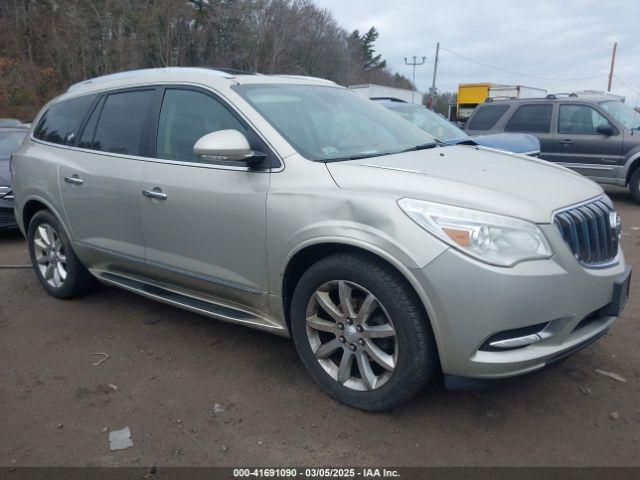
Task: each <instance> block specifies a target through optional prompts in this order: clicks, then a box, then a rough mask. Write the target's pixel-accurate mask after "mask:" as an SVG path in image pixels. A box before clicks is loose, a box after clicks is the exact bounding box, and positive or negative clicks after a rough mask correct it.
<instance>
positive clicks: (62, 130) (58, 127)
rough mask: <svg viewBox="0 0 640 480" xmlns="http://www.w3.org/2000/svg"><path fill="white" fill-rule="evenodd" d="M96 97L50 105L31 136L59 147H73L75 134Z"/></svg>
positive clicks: (80, 98)
mask: <svg viewBox="0 0 640 480" xmlns="http://www.w3.org/2000/svg"><path fill="white" fill-rule="evenodd" d="M95 98H96V95H87V96H84V97H79V98H72V99H71V100H65V101H63V102H60V103H56V104H55V105H52V106H51V107H50V108H49V109H48V110H47V111H46V112H45V113H44V115H43V116H42V119H41V120H40V122H38V125H37V126H36V128H35V130H34V132H33V136H34V137H35V138H37V139H39V140H44V141H46V142H51V143H57V144H60V145H75V144H76V138H75V136H76V134H77V132H78V129H79V128H80V124H81V123H82V120H83V119H84V116H85V115H86V114H87V111H88V110H89V107H90V106H91V104H92V103H93V101H94V100H95Z"/></svg>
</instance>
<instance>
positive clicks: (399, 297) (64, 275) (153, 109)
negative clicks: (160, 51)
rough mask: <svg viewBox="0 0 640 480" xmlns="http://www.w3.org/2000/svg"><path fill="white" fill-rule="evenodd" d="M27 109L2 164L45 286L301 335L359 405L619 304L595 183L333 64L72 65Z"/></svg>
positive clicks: (472, 374) (581, 338) (303, 345)
mask: <svg viewBox="0 0 640 480" xmlns="http://www.w3.org/2000/svg"><path fill="white" fill-rule="evenodd" d="M34 124H35V125H36V127H35V129H34V130H33V134H32V135H31V136H30V137H29V138H28V139H27V140H25V143H24V144H23V145H22V147H21V148H20V149H19V150H18V151H17V152H16V153H15V155H14V161H13V162H12V165H13V169H12V179H13V182H14V186H15V194H16V201H17V209H16V211H17V217H18V222H19V224H20V228H21V229H22V230H23V232H24V233H25V234H26V235H27V238H28V245H29V252H30V255H31V261H32V263H33V266H34V271H35V274H36V276H37V278H38V280H39V282H40V283H41V284H42V286H43V287H44V289H45V290H46V291H47V292H49V293H50V294H51V295H53V296H54V297H57V298H71V297H74V296H77V295H80V294H82V293H83V292H85V291H86V290H87V289H88V288H89V287H90V285H91V279H92V278H97V279H98V280H100V281H101V282H103V283H106V284H110V285H116V286H119V287H122V288H124V289H127V290H130V291H132V292H136V293H139V294H141V295H144V296H147V297H150V298H153V299H156V300H159V301H162V302H165V303H168V304H171V305H175V306H178V307H181V308H184V309H187V310H191V311H194V312H198V313H201V314H204V315H208V316H210V317H213V318H217V319H221V320H226V321H230V322H236V323H239V324H243V325H247V326H250V327H254V328H258V329H261V330H265V331H267V332H271V333H275V334H279V335H283V336H291V337H292V338H293V341H294V344H295V347H296V349H297V351H298V353H299V355H300V358H301V359H302V362H303V364H304V365H305V367H306V368H307V370H308V372H309V373H310V374H311V376H312V377H313V378H314V380H315V381H316V382H317V383H318V385H319V386H320V387H321V388H322V389H323V390H324V391H326V392H327V393H328V394H330V395H332V396H333V397H335V398H336V399H338V400H340V401H342V402H344V403H346V404H348V405H351V406H354V407H357V408H361V409H366V410H385V409H389V408H393V407H396V406H398V405H400V404H401V403H403V402H404V401H406V400H407V399H408V398H409V397H411V396H412V395H414V394H415V393H416V392H418V391H419V390H420V389H422V388H423V387H424V386H425V385H426V384H427V383H428V382H429V380H430V379H431V378H432V376H433V375H434V373H435V372H436V371H438V370H442V371H443V372H444V374H445V379H446V382H447V385H448V386H449V387H451V388H464V387H467V388H468V387H475V386H476V383H477V382H481V381H488V380H491V379H504V378H506V377H512V376H515V375H520V374H524V373H528V372H533V371H536V370H539V369H541V368H543V367H544V366H546V365H549V364H552V363H554V362H556V361H558V360H559V359H561V358H563V357H565V356H566V355H568V354H570V353H573V352H575V351H577V350H579V349H581V348H583V347H585V346H587V345H589V344H591V343H592V342H594V341H595V340H596V339H598V338H600V337H601V336H602V335H604V334H605V332H606V331H607V330H608V329H609V327H610V326H611V325H612V323H613V322H614V321H615V320H616V317H617V316H618V315H619V313H620V311H621V309H622V308H623V306H624V304H625V300H626V296H627V293H628V287H629V278H630V268H629V267H628V266H627V265H626V263H625V259H624V255H623V253H622V249H621V248H620V247H619V244H618V238H619V233H620V223H619V217H618V216H617V214H616V213H615V211H614V208H613V205H612V203H611V201H610V200H609V198H608V197H607V196H606V195H604V193H603V191H602V189H601V187H599V186H598V185H597V184H595V183H593V182H591V181H590V180H588V179H586V178H584V177H582V176H580V175H577V174H575V173H573V172H570V171H568V170H566V169H563V168H557V167H555V166H552V165H549V164H548V163H546V162H542V161H540V160H538V159H535V158H525V157H514V156H513V155H510V154H506V153H501V152H496V151H493V150H482V149H478V148H477V147H474V146H465V145H461V146H440V144H438V143H437V142H436V141H435V140H434V138H433V137H432V136H431V135H429V134H428V133H426V132H424V131H423V130H420V129H419V128H417V127H414V126H413V125H411V124H410V123H409V122H401V121H398V118H397V117H396V114H394V113H393V112H390V111H389V110H387V109H385V108H383V107H382V106H380V105H376V104H375V103H374V102H371V101H369V100H366V99H363V98H359V97H358V96H356V95H353V94H352V93H350V92H349V91H348V90H347V89H344V88H342V87H339V86H337V85H335V84H334V83H332V82H329V81H326V80H320V79H314V78H303V77H287V76H267V75H240V74H239V75H232V74H229V73H225V72H222V71H216V70H212V69H197V68H168V69H159V70H145V71H136V72H127V73H122V74H117V75H113V76H107V77H102V78H98V79H93V80H90V81H87V82H84V83H81V84H78V85H76V86H73V87H72V88H70V89H69V91H68V92H67V93H65V94H63V95H62V96H60V97H58V98H56V99H54V100H53V101H51V102H50V103H49V104H47V105H46V106H45V107H44V108H43V110H42V112H41V113H40V114H39V115H38V117H37V118H36V119H35V122H34ZM579 219H583V220H579ZM577 226H579V227H580V228H576V227H577ZM247 353H249V352H247ZM211 355H212V361H215V355H216V352H215V351H212V352H211ZM279 368H280V367H279ZM258 374H260V375H262V376H264V377H268V375H269V373H268V372H265V371H260V372H258V371H256V375H258Z"/></svg>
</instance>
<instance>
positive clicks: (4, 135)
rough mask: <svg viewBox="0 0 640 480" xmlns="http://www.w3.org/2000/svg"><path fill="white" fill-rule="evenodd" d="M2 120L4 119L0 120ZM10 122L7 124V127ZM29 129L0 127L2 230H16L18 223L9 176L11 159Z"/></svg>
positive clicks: (0, 213) (0, 214) (0, 215)
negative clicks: (14, 212)
mask: <svg viewBox="0 0 640 480" xmlns="http://www.w3.org/2000/svg"><path fill="white" fill-rule="evenodd" d="M0 120H2V119H0ZM8 124H9V122H7V125H8ZM27 132H28V128H26V127H24V126H22V125H21V124H20V122H18V125H17V126H16V125H13V124H12V126H8V127H3V126H0V230H4V229H8V228H16V227H17V223H16V220H15V217H14V215H13V189H12V188H11V179H10V176H9V158H10V157H11V154H12V153H13V152H14V151H15V150H17V149H18V147H19V146H20V144H21V143H22V141H23V140H24V137H26V136H27Z"/></svg>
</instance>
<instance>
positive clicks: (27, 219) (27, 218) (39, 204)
mask: <svg viewBox="0 0 640 480" xmlns="http://www.w3.org/2000/svg"><path fill="white" fill-rule="evenodd" d="M41 210H49V211H50V212H51V213H52V214H53V215H54V216H55V217H56V218H57V219H58V221H59V222H60V225H62V228H63V229H64V231H65V234H66V235H67V238H69V239H70V240H71V239H72V238H73V237H72V236H71V235H70V232H69V229H68V228H67V226H66V225H65V223H64V222H63V220H62V215H60V214H59V213H58V212H57V211H56V209H55V208H53V207H52V206H51V204H50V203H49V202H47V201H46V200H44V199H42V198H40V197H31V198H29V199H28V200H27V201H26V202H25V203H24V205H23V207H22V210H21V212H20V220H21V223H22V228H23V233H24V235H25V237H26V236H27V235H28V233H29V224H30V223H31V219H32V218H33V217H34V215H35V214H36V213H38V212H39V211H41Z"/></svg>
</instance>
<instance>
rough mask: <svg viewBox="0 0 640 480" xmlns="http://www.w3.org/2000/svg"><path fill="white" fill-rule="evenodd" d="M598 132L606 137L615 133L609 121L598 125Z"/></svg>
mask: <svg viewBox="0 0 640 480" xmlns="http://www.w3.org/2000/svg"><path fill="white" fill-rule="evenodd" d="M596 132H598V133H599V134H600V135H604V136H606V137H610V136H611V135H613V134H614V131H613V127H612V126H611V125H609V124H608V123H603V124H601V125H598V128H596Z"/></svg>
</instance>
